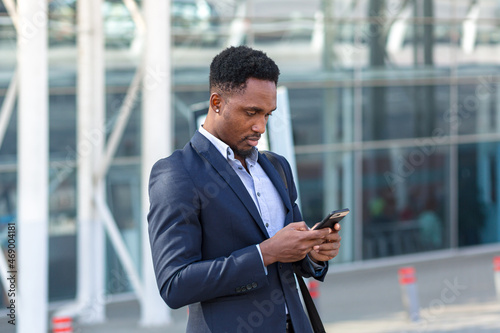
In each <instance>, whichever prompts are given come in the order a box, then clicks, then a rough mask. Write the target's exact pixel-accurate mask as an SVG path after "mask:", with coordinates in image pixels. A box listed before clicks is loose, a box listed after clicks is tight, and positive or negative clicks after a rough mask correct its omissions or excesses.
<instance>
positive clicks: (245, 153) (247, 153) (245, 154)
mask: <svg viewBox="0 0 500 333" xmlns="http://www.w3.org/2000/svg"><path fill="white" fill-rule="evenodd" d="M231 149H232V150H233V152H234V154H235V155H238V156H239V157H242V158H247V157H248V156H250V155H251V154H252V150H253V148H250V149H246V150H241V149H237V148H236V147H234V148H233V147H231Z"/></svg>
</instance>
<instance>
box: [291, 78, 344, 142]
mask: <svg viewBox="0 0 500 333" xmlns="http://www.w3.org/2000/svg"><path fill="white" fill-rule="evenodd" d="M353 92H354V91H353V89H352V88H350V87H346V88H317V89H290V90H289V100H290V112H291V117H292V127H293V137H294V143H295V145H297V146H302V145H317V144H332V143H342V142H352V140H353V134H352V129H353V115H354V110H353V109H354V96H353Z"/></svg>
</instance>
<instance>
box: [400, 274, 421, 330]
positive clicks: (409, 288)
mask: <svg viewBox="0 0 500 333" xmlns="http://www.w3.org/2000/svg"><path fill="white" fill-rule="evenodd" d="M398 276H399V285H400V286H401V296H402V300H403V305H404V306H405V307H406V310H407V311H408V316H409V318H410V320H411V321H419V320H420V306H419V304H418V290H417V284H416V281H417V279H416V277H415V268H414V267H403V268H400V269H399V271H398Z"/></svg>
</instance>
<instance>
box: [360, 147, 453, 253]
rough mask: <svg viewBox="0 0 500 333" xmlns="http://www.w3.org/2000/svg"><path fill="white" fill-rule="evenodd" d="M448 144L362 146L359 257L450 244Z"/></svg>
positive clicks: (406, 251)
mask: <svg viewBox="0 0 500 333" xmlns="http://www.w3.org/2000/svg"><path fill="white" fill-rule="evenodd" d="M447 174H449V157H448V151H447V148H446V147H436V146H429V147H424V146H421V147H408V148H393V149H390V150H386V149H383V150H374V151H366V152H363V188H362V197H363V208H362V209H363V219H362V220H363V258H364V259H369V258H377V257H386V256H393V255H401V254H407V253H413V252H420V251H428V250H434V249H441V248H444V247H446V246H448V244H449V237H448V232H449V218H448V207H449V206H448V205H449V202H448V200H449V197H448V195H447V193H448V187H449V179H448V178H447V177H446V175H447Z"/></svg>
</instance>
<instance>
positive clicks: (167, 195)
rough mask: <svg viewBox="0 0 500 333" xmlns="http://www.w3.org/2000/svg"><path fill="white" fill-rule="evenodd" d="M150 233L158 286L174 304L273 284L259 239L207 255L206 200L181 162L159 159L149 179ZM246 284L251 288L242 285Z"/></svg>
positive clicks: (188, 302)
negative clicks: (202, 215) (215, 255)
mask: <svg viewBox="0 0 500 333" xmlns="http://www.w3.org/2000/svg"><path fill="white" fill-rule="evenodd" d="M149 196H150V211H149V214H148V223H149V225H148V228H149V238H150V244H151V251H152V256H153V264H154V268H155V274H156V279H157V283H158V288H159V290H160V294H161V296H162V298H163V299H164V300H165V302H166V303H167V305H168V306H169V307H171V308H179V307H182V306H184V305H188V304H191V303H195V302H201V301H206V300H211V299H214V298H217V297H222V296H232V295H237V294H241V293H244V292H247V291H249V290H251V289H253V288H261V287H263V286H265V285H267V284H268V281H267V278H266V275H265V272H264V269H263V267H262V262H261V259H260V255H259V253H258V250H257V247H256V246H255V245H252V246H248V247H245V248H242V249H240V250H237V251H235V252H233V253H231V254H230V255H229V256H227V257H221V258H215V259H212V260H203V259H202V224H201V221H200V219H199V216H200V215H199V213H200V210H201V208H202V206H203V202H202V200H201V199H200V195H199V193H197V191H196V188H195V186H194V184H193V181H192V179H191V177H190V175H189V173H188V172H187V171H186V169H185V168H184V167H183V165H182V164H181V163H178V162H177V163H176V162H175V161H171V160H170V159H163V160H160V161H159V162H157V163H156V164H155V165H154V166H153V169H152V171H151V176H150V183H149ZM242 287H245V288H242Z"/></svg>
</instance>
